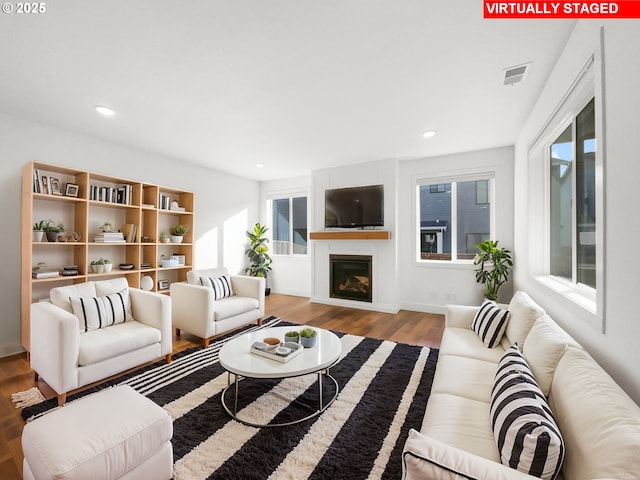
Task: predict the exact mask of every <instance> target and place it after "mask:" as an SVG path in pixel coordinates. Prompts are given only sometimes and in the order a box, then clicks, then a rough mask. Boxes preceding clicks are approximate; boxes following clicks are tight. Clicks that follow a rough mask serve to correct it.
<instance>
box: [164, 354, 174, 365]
mask: <svg viewBox="0 0 640 480" xmlns="http://www.w3.org/2000/svg"><path fill="white" fill-rule="evenodd" d="M164 359H165V360H166V362H167V363H171V360H172V359H173V354H171V353H167V355H166V356H165V357H164Z"/></svg>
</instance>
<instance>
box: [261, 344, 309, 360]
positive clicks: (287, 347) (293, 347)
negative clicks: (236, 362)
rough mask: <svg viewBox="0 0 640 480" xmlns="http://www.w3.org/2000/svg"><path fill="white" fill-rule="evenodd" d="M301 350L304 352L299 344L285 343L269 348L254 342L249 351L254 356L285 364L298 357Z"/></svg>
mask: <svg viewBox="0 0 640 480" xmlns="http://www.w3.org/2000/svg"><path fill="white" fill-rule="evenodd" d="M302 350H304V347H303V346H302V345H300V344H299V343H293V342H285V343H283V344H282V345H280V346H278V347H276V348H270V347H269V346H267V344H265V343H264V342H254V343H253V344H252V345H251V348H250V350H249V351H250V352H251V353H252V354H254V355H260V356H261V357H266V358H270V359H271V360H275V361H276V362H280V363H285V362H288V361H289V360H291V359H292V358H293V357H297V356H298V355H300V354H301V353H302Z"/></svg>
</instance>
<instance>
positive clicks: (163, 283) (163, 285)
mask: <svg viewBox="0 0 640 480" xmlns="http://www.w3.org/2000/svg"><path fill="white" fill-rule="evenodd" d="M168 289H169V280H166V279H162V280H158V290H168Z"/></svg>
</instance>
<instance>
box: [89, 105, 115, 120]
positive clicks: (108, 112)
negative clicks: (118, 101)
mask: <svg viewBox="0 0 640 480" xmlns="http://www.w3.org/2000/svg"><path fill="white" fill-rule="evenodd" d="M93 108H95V110H96V112H98V113H99V114H100V115H104V116H105V117H113V116H114V115H115V114H116V112H114V111H113V110H111V109H110V108H109V107H105V106H104V105H95V106H94V107H93Z"/></svg>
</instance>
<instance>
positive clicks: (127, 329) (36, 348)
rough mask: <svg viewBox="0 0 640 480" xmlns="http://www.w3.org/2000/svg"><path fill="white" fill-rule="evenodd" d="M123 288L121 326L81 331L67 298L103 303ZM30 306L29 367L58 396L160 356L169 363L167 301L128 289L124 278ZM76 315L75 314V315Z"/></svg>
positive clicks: (78, 287)
mask: <svg viewBox="0 0 640 480" xmlns="http://www.w3.org/2000/svg"><path fill="white" fill-rule="evenodd" d="M123 289H127V292H128V299H129V303H130V311H127V313H126V321H124V322H122V323H115V324H113V325H110V326H104V325H102V326H101V328H96V329H88V331H85V329H84V328H83V324H82V321H81V320H80V319H79V317H77V316H76V315H74V313H73V305H72V302H71V298H74V299H77V298H83V299H88V298H90V299H94V298H98V299H99V298H106V297H107V296H110V295H113V294H116V293H117V292H121V291H122V290H123ZM49 296H50V301H48V302H38V303H33V304H32V305H31V351H30V362H31V368H32V369H33V370H34V372H35V376H36V379H37V378H38V376H40V377H42V379H43V380H44V381H45V382H46V383H47V384H48V385H49V386H50V387H51V388H52V389H53V390H55V392H56V393H57V395H58V404H59V405H63V404H64V403H65V401H66V396H67V392H70V391H71V390H75V389H77V388H80V387H83V386H85V385H88V384H90V383H93V382H97V381H99V380H103V379H105V378H108V377H110V376H112V375H115V374H117V373H120V372H123V371H125V370H129V369H131V368H134V367H137V366H140V365H142V364H145V363H148V362H151V361H154V360H157V359H159V358H161V357H163V356H164V357H165V358H166V361H167V362H170V361H171V351H172V348H173V345H172V339H171V299H170V298H169V297H168V296H166V295H162V294H158V293H153V292H145V291H143V290H140V289H137V288H129V286H128V283H127V280H126V279H125V278H116V279H113V280H105V281H100V282H86V283H79V284H75V285H68V286H63V287H58V288H54V289H52V290H51V292H50V293H49ZM76 313H77V312H76Z"/></svg>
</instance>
